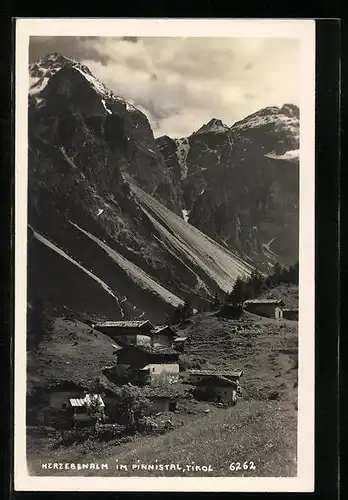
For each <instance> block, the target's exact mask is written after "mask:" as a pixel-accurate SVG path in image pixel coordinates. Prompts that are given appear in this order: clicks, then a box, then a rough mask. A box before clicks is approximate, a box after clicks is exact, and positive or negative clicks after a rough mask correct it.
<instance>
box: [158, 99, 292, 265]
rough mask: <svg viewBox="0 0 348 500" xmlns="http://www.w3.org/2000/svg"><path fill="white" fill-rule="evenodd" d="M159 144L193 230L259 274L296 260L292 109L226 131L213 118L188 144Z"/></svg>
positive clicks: (262, 113)
mask: <svg viewBox="0 0 348 500" xmlns="http://www.w3.org/2000/svg"><path fill="white" fill-rule="evenodd" d="M156 142H157V146H158V149H159V150H160V152H161V154H162V155H163V156H164V158H165V161H166V165H167V168H168V170H169V171H170V172H171V173H172V175H173V177H174V179H175V181H176V182H177V183H179V185H180V188H181V193H182V206H183V217H185V218H186V219H187V220H188V221H189V222H190V223H191V224H193V225H194V226H196V227H198V228H199V229H201V230H202V231H203V232H204V233H206V234H208V235H210V236H211V237H213V238H214V239H215V240H216V241H219V242H221V243H222V244H224V245H226V247H228V248H233V249H235V250H237V251H238V252H239V253H240V255H241V256H242V257H243V258H245V259H251V261H253V262H254V263H256V265H257V266H258V267H260V268H262V269H263V270H266V271H267V269H269V268H270V267H272V265H273V264H274V263H275V262H277V261H279V262H281V263H282V264H285V265H289V264H293V263H294V262H295V261H296V260H297V258H298V217H299V109H298V107H297V106H295V105H292V104H285V105H283V106H282V107H281V108H279V107H275V106H272V107H268V108H264V109H261V110H259V111H257V112H255V113H253V114H252V115H250V116H248V117H246V118H245V119H243V120H241V121H238V122H236V123H235V124H233V125H232V126H231V127H228V126H227V125H225V124H223V123H222V122H221V120H217V119H215V118H214V119H211V120H210V121H209V122H208V123H206V124H205V125H203V126H202V127H201V128H200V129H199V130H197V131H196V132H194V133H192V134H191V135H190V136H189V137H187V138H180V139H172V138H169V137H167V136H163V137H160V138H158V139H156ZM183 149H184V151H185V154H184V155H183V154H182V150H183ZM183 172H184V175H183ZM271 245H272V249H270V246H271Z"/></svg>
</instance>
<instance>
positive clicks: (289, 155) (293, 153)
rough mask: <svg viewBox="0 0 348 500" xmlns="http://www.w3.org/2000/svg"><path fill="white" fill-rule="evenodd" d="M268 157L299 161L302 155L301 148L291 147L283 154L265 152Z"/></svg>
mask: <svg viewBox="0 0 348 500" xmlns="http://www.w3.org/2000/svg"><path fill="white" fill-rule="evenodd" d="M265 157H266V158H272V159H273V160H287V161H291V162H295V161H298V159H299V157H300V150H299V149H291V150H289V151H286V152H285V153H284V154H282V155H277V154H276V153H268V154H265Z"/></svg>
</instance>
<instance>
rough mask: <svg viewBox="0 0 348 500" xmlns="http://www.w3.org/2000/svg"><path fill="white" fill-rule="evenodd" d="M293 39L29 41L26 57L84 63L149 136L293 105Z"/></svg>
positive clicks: (188, 130) (295, 79)
mask: <svg viewBox="0 0 348 500" xmlns="http://www.w3.org/2000/svg"><path fill="white" fill-rule="evenodd" d="M298 50H299V46H298V41H297V40H295V39H257V38H255V39H254V38H244V39H240V38H179V37H176V38H174V37H173V38H156V37H149V38H139V37H123V38H110V37H98V38H97V37H45V38H43V37H40V38H38V37H36V39H31V43H30V59H31V60H33V59H37V58H39V57H43V56H44V55H45V54H47V53H49V52H60V53H62V54H63V55H66V56H67V57H71V58H73V59H77V60H79V61H81V62H83V64H86V65H87V66H88V67H89V68H90V70H91V71H92V73H93V74H95V76H97V77H98V78H99V79H101V80H102V81H103V82H104V83H105V84H106V85H107V86H108V87H109V88H110V89H111V90H112V91H113V92H115V93H116V94H117V95H120V96H123V97H124V98H126V99H127V100H129V101H130V102H131V103H133V104H134V105H136V106H138V107H139V109H141V110H142V111H143V112H145V114H146V115H147V116H148V118H149V121H150V123H151V125H152V127H153V130H154V134H155V136H159V135H162V134H166V135H169V136H172V137H183V136H187V135H190V134H191V133H192V132H193V131H194V130H197V129H198V128H200V127H201V126H202V124H203V123H206V122H207V121H209V120H210V119H211V118H213V117H215V118H219V119H221V120H222V121H223V122H224V123H226V124H228V125H232V124H233V123H234V122H235V121H238V120H240V119H242V118H244V117H245V116H247V115H248V114H250V113H253V112H255V111H257V110H258V109H260V108H262V107H265V106H273V105H275V106H281V105H282V104H284V103H285V102H291V103H294V104H299V103H298V100H299V95H298V94H299V88H298V87H299V75H298V67H297V66H298V61H299V52H298Z"/></svg>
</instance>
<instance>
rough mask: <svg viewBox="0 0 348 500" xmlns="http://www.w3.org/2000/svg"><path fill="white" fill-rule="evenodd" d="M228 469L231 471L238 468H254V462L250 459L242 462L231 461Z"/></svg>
mask: <svg viewBox="0 0 348 500" xmlns="http://www.w3.org/2000/svg"><path fill="white" fill-rule="evenodd" d="M229 469H230V470H231V471H232V472H235V471H238V470H255V469H256V467H255V464H254V462H251V461H245V462H243V463H241V462H231V463H230V465H229Z"/></svg>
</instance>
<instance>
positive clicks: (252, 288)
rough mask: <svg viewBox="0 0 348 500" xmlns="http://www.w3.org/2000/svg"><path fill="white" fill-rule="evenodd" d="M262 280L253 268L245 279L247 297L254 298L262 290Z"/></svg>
mask: <svg viewBox="0 0 348 500" xmlns="http://www.w3.org/2000/svg"><path fill="white" fill-rule="evenodd" d="M263 285H264V280H263V278H262V276H261V274H260V273H259V272H258V271H257V270H256V269H255V270H254V271H253V272H252V273H251V276H250V278H249V279H248V280H247V295H248V298H252V299H254V298H255V297H257V296H258V295H259V294H260V292H261V291H262V288H263Z"/></svg>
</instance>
